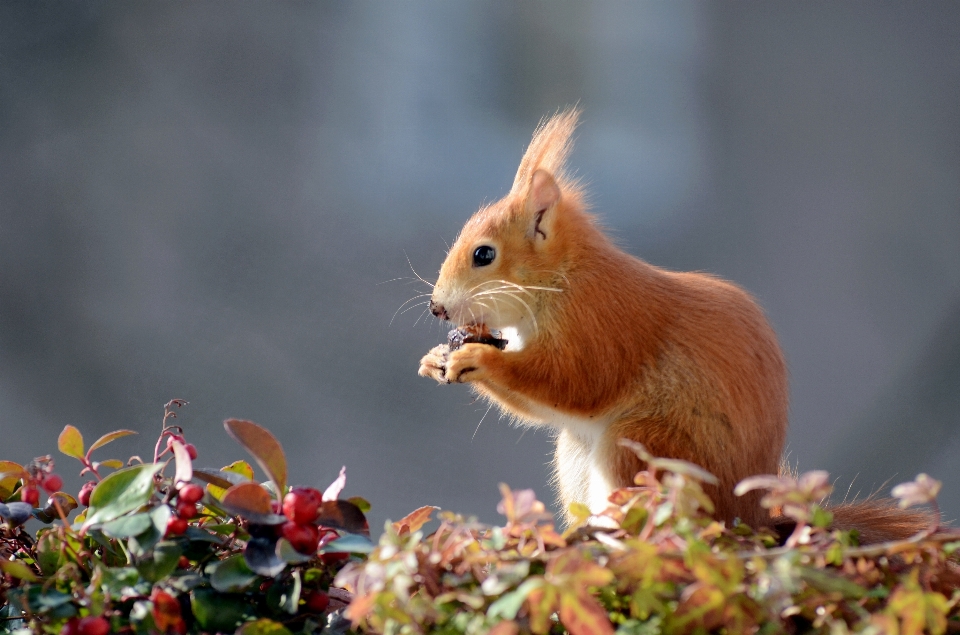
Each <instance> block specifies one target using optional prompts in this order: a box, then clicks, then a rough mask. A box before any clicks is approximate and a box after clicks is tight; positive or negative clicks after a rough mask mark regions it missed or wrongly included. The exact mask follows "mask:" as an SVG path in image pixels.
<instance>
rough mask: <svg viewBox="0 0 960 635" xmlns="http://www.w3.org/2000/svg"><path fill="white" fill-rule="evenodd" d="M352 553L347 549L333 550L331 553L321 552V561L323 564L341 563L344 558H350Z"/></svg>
mask: <svg viewBox="0 0 960 635" xmlns="http://www.w3.org/2000/svg"><path fill="white" fill-rule="evenodd" d="M349 559H350V554H349V553H346V552H345V551H332V552H330V553H321V554H320V562H322V563H323V564H330V565H333V564H339V563H341V562H343V561H344V560H349Z"/></svg>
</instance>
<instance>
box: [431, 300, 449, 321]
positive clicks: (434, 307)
mask: <svg viewBox="0 0 960 635" xmlns="http://www.w3.org/2000/svg"><path fill="white" fill-rule="evenodd" d="M430 312H431V313H433V314H434V315H435V316H437V317H438V318H440V319H441V320H446V319H447V310H446V309H444V308H443V305H442V304H440V303H439V302H436V301H434V300H430Z"/></svg>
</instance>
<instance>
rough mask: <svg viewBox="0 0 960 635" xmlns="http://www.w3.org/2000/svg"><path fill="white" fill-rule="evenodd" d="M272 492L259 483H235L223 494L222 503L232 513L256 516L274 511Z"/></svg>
mask: <svg viewBox="0 0 960 635" xmlns="http://www.w3.org/2000/svg"><path fill="white" fill-rule="evenodd" d="M270 503H271V500H270V493H269V492H267V490H266V489H264V488H263V486H262V485H260V484H259V483H240V484H239V485H234V486H233V487H231V488H230V489H228V490H227V492H226V493H225V494H224V495H223V498H222V499H221V500H220V504H221V505H222V506H223V508H224V509H225V510H227V511H228V512H230V513H231V514H236V515H238V516H243V517H246V518H255V517H257V516H265V515H268V514H270V513H272V511H273V509H272V507H271V505H270Z"/></svg>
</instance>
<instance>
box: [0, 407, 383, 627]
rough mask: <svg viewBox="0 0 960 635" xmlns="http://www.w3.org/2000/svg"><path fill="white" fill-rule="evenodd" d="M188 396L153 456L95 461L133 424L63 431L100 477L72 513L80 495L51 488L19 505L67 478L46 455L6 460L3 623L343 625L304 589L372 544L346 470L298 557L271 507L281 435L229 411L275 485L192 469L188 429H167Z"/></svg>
mask: <svg viewBox="0 0 960 635" xmlns="http://www.w3.org/2000/svg"><path fill="white" fill-rule="evenodd" d="M183 404H184V402H180V401H176V400H175V401H172V402H170V403H169V404H167V406H166V408H165V412H164V418H163V424H162V429H161V434H160V437H159V438H158V440H157V444H156V448H155V450H154V460H153V461H152V462H150V463H143V462H141V461H140V460H139V459H138V458H137V457H134V458H132V459H130V461H128V462H127V464H126V466H125V464H124V463H123V462H121V461H119V460H116V459H107V460H103V461H95V460H94V459H93V458H92V456H91V455H92V453H93V452H94V451H95V450H98V449H100V448H102V447H103V446H105V445H107V444H109V443H111V442H112V441H114V440H116V439H119V438H121V437H124V436H127V435H130V434H134V433H133V432H131V431H129V430H118V431H116V432H112V433H109V434H106V435H104V436H102V437H101V438H100V439H98V440H97V441H96V442H94V443H93V444H92V445H91V446H90V447H89V448H86V447H85V444H84V440H83V436H82V434H81V433H80V431H79V430H77V429H76V428H74V427H73V426H66V428H64V431H63V432H62V433H61V435H60V437H59V440H58V448H59V449H60V451H61V452H62V453H63V454H65V455H67V456H69V457H72V458H74V459H77V460H78V461H79V462H80V463H81V466H82V468H81V469H82V471H81V474H89V475H91V476H92V477H93V478H94V479H95V480H94V481H92V482H91V484H89V487H91V488H92V491H89V490H88V491H87V496H88V497H89V498H88V499H84V496H83V495H82V494H81V495H80V496H79V497H78V498H80V499H81V500H84V502H87V503H88V504H89V506H88V507H87V508H86V509H84V510H83V511H81V512H80V513H79V514H78V515H77V516H76V517H75V518H73V519H72V520H71V519H70V518H69V514H70V513H71V512H72V511H73V510H75V509H76V508H77V507H78V506H79V505H78V502H77V499H75V498H74V497H73V496H70V495H69V494H67V493H64V492H55V493H52V494H51V495H50V498H49V499H48V501H47V502H46V503H45V504H44V505H43V507H34V506H33V505H31V504H29V503H27V502H23V499H25V498H26V499H28V500H29V498H30V497H29V496H25V495H24V494H23V492H24V491H28V490H30V489H31V488H33V489H34V490H37V489H39V488H40V487H42V486H43V487H46V485H44V484H45V483H46V484H48V485H49V484H50V483H54V484H57V485H59V484H61V483H62V481H61V480H60V479H59V477H56V478H52V479H51V475H53V467H54V462H53V460H52V459H51V458H50V457H40V458H38V459H35V460H34V461H33V462H31V463H30V464H28V465H27V466H25V467H24V466H21V465H19V464H17V463H13V462H11V461H0V571H2V573H3V576H2V578H0V633H24V634H26V633H30V632H33V633H58V632H62V633H80V635H83V633H81V632H80V631H81V630H82V624H83V622H81V621H79V618H85V617H96V616H102V617H103V618H105V619H106V620H108V622H109V624H110V628H111V630H112V631H113V632H126V633H137V634H141V633H142V634H147V633H170V632H172V633H178V634H183V633H188V632H190V633H199V632H233V631H236V630H238V629H240V632H242V633H246V634H248V635H258V634H264V635H284V634H285V633H286V634H292V633H296V632H304V633H314V632H321V631H323V632H325V633H331V634H332V633H337V632H345V631H346V630H347V629H348V627H349V624H348V623H347V622H346V621H345V620H344V619H343V618H342V617H340V613H342V610H343V607H344V606H345V603H344V602H342V601H341V602H339V604H337V603H334V604H332V605H330V607H329V609H327V608H326V603H321V605H322V606H323V607H324V610H320V611H318V610H317V609H316V607H317V606H318V605H317V603H316V600H315V599H314V604H313V605H311V606H307V605H305V604H304V603H302V602H301V598H302V597H303V596H304V594H312V596H316V594H318V593H320V594H325V593H326V592H327V591H328V590H329V587H330V584H331V582H332V580H333V577H334V576H335V575H336V573H337V571H338V570H339V569H340V568H341V567H342V566H343V565H344V564H345V563H346V562H347V561H348V560H349V558H350V557H351V556H349V555H348V553H349V552H352V551H357V552H358V553H365V552H369V551H370V550H372V548H373V546H374V545H373V544H372V543H371V542H370V540H369V537H368V536H369V531H368V529H367V525H366V519H365V518H364V516H363V513H362V512H361V510H360V509H359V508H358V507H357V506H356V505H354V504H353V503H350V502H348V501H342V500H336V498H337V495H338V494H339V492H340V490H341V489H342V488H343V482H344V478H345V477H344V475H343V473H342V472H341V475H340V477H339V478H338V479H337V481H336V482H335V485H336V487H334V488H332V489H329V490H328V492H329V493H331V494H332V499H330V500H327V499H324V500H323V502H322V503H320V502H319V501H320V498H319V496H320V493H319V492H318V493H317V496H318V499H317V500H318V504H319V505H321V506H322V507H323V510H319V509H318V517H317V520H316V523H315V525H314V527H315V529H317V530H318V534H317V535H318V536H322V538H318V541H317V545H318V548H317V549H315V550H313V551H311V552H309V553H305V554H304V553H298V552H296V551H294V550H293V549H292V548H291V546H290V544H289V543H287V542H286V541H285V540H284V539H282V538H281V537H280V536H281V533H282V531H281V530H282V527H283V525H284V523H286V522H287V518H286V517H285V516H283V515H280V514H279V513H277V511H276V510H279V508H280V501H279V500H278V494H277V493H278V492H284V493H285V492H286V470H287V468H286V459H285V458H284V455H283V450H282V449H281V448H280V444H279V443H277V441H276V439H274V437H273V436H272V435H271V434H270V433H269V432H267V431H266V430H264V429H263V428H260V427H259V426H257V425H256V424H254V423H251V422H247V421H236V420H230V421H227V422H226V424H225V426H226V428H227V431H228V432H229V433H230V434H231V436H233V437H234V438H236V439H237V440H238V441H240V443H241V445H242V446H243V447H244V448H245V449H247V450H248V451H249V452H250V453H251V455H252V456H253V458H254V460H255V461H256V463H257V464H258V465H260V466H261V467H262V468H263V469H264V472H265V474H266V476H267V477H268V478H269V479H270V483H268V484H263V485H262V484H259V483H257V482H255V481H254V480H253V477H254V472H253V469H252V468H251V467H250V465H249V464H247V463H246V462H244V461H237V462H235V463H233V464H231V465H229V466H227V467H225V468H223V469H222V470H209V469H196V470H195V469H194V468H193V458H191V457H195V456H196V449H195V448H193V447H192V446H190V445H189V444H187V443H186V441H185V439H184V436H183V434H184V433H183V429H182V428H180V427H179V426H176V425H170V422H171V420H172V419H174V418H175V417H176V413H175V409H176V408H179V407H181V406H182V405H183ZM164 444H166V445H164ZM105 470H114V471H112V472H110V473H106V472H105ZM171 472H172V474H171ZM194 478H196V479H198V480H201V481H205V482H207V483H210V484H209V485H208V486H207V488H206V489H205V490H204V489H203V488H202V487H199V486H197V485H196V484H191V481H192V480H193V479H194ZM193 501H197V502H196V503H195V502H193ZM362 502H363V504H366V501H362ZM324 510H325V511H324ZM30 518H34V519H36V520H38V521H40V522H41V523H43V526H41V527H40V528H39V530H37V531H36V533H35V534H32V533H31V532H30V531H28V525H27V524H26V522H27V520H29V519H30ZM330 545H333V546H334V548H333V549H331V548H330V547H329V546H330ZM344 552H348V553H344ZM331 553H333V554H334V556H335V557H331V556H330V554H331ZM352 557H353V558H354V559H357V558H358V557H359V556H352ZM324 597H326V596H325V595H324Z"/></svg>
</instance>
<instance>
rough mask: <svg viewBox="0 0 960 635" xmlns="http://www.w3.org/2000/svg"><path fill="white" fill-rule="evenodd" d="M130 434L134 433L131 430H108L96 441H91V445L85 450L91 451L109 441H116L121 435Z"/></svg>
mask: <svg viewBox="0 0 960 635" xmlns="http://www.w3.org/2000/svg"><path fill="white" fill-rule="evenodd" d="M131 434H136V432H134V431H133V430H114V431H113V432H108V433H106V434H105V435H103V436H102V437H100V438H99V439H97V440H96V441H94V442H93V445H91V446H90V449H89V450H87V453H90V452H93V451H94V450H96V449H97V448H102V447H103V446H105V445H106V444H108V443H110V442H111V441H116V440H117V439H120V438H122V437H128V436H130V435H131Z"/></svg>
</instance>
